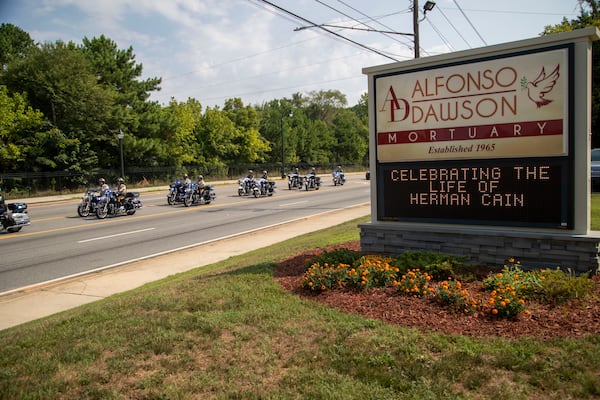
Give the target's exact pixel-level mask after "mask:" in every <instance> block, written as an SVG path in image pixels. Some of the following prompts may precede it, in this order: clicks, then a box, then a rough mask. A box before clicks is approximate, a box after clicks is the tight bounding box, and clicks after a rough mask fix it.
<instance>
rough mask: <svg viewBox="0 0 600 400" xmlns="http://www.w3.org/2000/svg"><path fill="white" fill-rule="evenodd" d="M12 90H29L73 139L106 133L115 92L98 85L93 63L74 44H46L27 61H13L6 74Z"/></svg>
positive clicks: (30, 97)
mask: <svg viewBox="0 0 600 400" xmlns="http://www.w3.org/2000/svg"><path fill="white" fill-rule="evenodd" d="M2 80H3V81H4V83H5V84H6V86H7V87H8V89H9V92H10V93H19V92H22V93H25V94H26V95H27V99H28V101H29V103H30V105H31V106H32V107H33V108H35V109H38V110H40V111H41V112H43V113H44V115H45V116H46V117H47V118H48V119H49V120H50V122H51V123H52V124H53V125H54V126H55V127H56V128H58V129H60V130H61V131H62V132H65V134H66V135H67V136H68V137H69V138H74V139H79V140H80V141H81V142H88V141H93V140H94V139H95V138H96V137H97V136H99V135H102V134H103V132H106V131H107V129H108V127H107V125H106V121H107V120H110V113H109V112H110V106H111V105H112V101H113V98H112V96H111V93H110V92H108V91H106V90H103V88H102V87H100V86H99V85H97V84H96V76H95V74H94V71H93V69H92V68H91V65H90V63H89V62H88V61H87V60H86V59H85V58H84V57H83V56H82V55H81V53H80V52H79V51H77V49H76V48H75V46H74V45H73V44H72V43H69V44H65V43H63V42H56V43H54V44H52V43H46V44H44V45H42V47H41V48H40V49H38V50H36V51H32V52H31V54H30V56H28V57H27V58H26V59H24V60H16V61H13V62H11V63H10V64H9V66H8V68H7V70H6V71H5V72H4V74H3V75H2Z"/></svg>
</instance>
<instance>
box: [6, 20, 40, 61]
mask: <svg viewBox="0 0 600 400" xmlns="http://www.w3.org/2000/svg"><path fill="white" fill-rule="evenodd" d="M34 48H35V43H34V42H33V39H31V36H29V33H27V32H25V31H24V30H22V29H21V28H19V27H17V26H15V25H13V24H6V23H3V24H1V25H0V67H5V66H6V65H7V64H8V63H9V62H11V61H12V60H15V59H23V58H25V57H26V55H27V54H28V52H29V51H31V50H32V49H34ZM2 69H3V68H0V71H1V70H2Z"/></svg>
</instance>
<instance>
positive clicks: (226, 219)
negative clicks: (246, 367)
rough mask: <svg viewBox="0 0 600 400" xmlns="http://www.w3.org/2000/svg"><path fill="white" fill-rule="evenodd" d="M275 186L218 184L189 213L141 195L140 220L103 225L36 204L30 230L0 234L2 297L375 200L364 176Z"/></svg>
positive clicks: (66, 206)
mask: <svg viewBox="0 0 600 400" xmlns="http://www.w3.org/2000/svg"><path fill="white" fill-rule="evenodd" d="M277 185H278V190H277V192H276V193H275V195H274V196H272V197H263V198H258V199H257V198H253V197H239V196H238V195H237V190H236V189H237V185H219V186H217V187H216V188H215V191H216V194H217V199H216V200H215V201H214V202H213V203H211V204H210V205H198V206H193V207H189V208H186V207H184V206H183V205H177V206H169V205H167V203H166V191H164V192H151V193H142V195H141V199H142V201H143V203H144V206H143V207H142V208H141V209H140V210H139V211H138V212H137V213H136V214H135V215H132V216H119V217H108V218H106V219H105V220H98V219H96V218H95V216H90V217H87V218H81V217H78V216H77V213H76V209H77V203H78V200H73V201H66V202H60V203H53V204H31V205H30V208H29V214H30V216H31V220H32V225H31V226H28V227H25V228H24V229H23V230H22V231H21V232H19V233H14V234H1V235H0V254H2V257H1V258H0V293H2V292H5V291H10V290H13V289H17V288H22V287H24V286H28V285H32V284H37V283H41V282H46V281H49V280H55V279H60V278H62V277H65V276H70V275H74V274H81V273H85V272H86V271H93V270H98V269H102V268H107V267H111V266H115V265H119V264H123V263H127V262H130V261H133V260H136V259H140V258H144V257H149V256H152V255H156V254H160V253H165V252H171V251H173V250H175V249H181V248H185V247H189V246H194V245H197V244H200V243H205V242H209V241H214V240H219V239H221V238H224V237H230V236H233V235H238V234H241V233H244V232H248V231H253V230H259V229H261V228H264V227H268V226H271V225H274V224H279V223H284V222H287V221H293V220H297V219H301V218H305V217H308V216H315V218H318V214H320V213H323V212H329V211H332V210H335V209H339V208H344V207H350V206H353V205H357V204H364V203H367V202H369V200H370V195H369V193H370V189H369V181H366V180H365V179H364V177H360V176H349V177H348V180H347V182H346V184H345V185H344V186H337V187H334V186H333V184H332V183H331V179H330V178H329V177H328V176H326V175H324V176H323V185H322V187H321V189H320V190H318V191H305V190H300V191H297V190H291V191H290V190H288V189H287V183H286V182H285V181H280V180H278V181H277ZM297 223H310V219H308V220H306V219H303V220H301V221H298V222H297ZM248 240H256V241H257V247H258V244H259V241H260V235H259V234H256V235H253V236H252V237H251V238H249V239H248ZM165 267H166V268H168V265H167V266H165Z"/></svg>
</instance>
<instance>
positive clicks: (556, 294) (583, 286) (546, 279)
mask: <svg viewBox="0 0 600 400" xmlns="http://www.w3.org/2000/svg"><path fill="white" fill-rule="evenodd" d="M536 275H537V276H538V283H537V285H535V286H533V287H532V288H531V289H530V291H529V294H528V298H531V299H536V300H538V301H540V302H545V303H549V304H560V303H564V302H566V301H569V300H572V299H576V298H586V297H588V296H589V295H590V293H591V291H592V290H593V289H594V282H593V281H592V280H591V279H589V277H588V275H587V274H584V275H581V276H575V275H573V274H572V273H567V272H564V271H561V270H560V269H556V270H549V269H545V270H542V271H539V272H537V274H536Z"/></svg>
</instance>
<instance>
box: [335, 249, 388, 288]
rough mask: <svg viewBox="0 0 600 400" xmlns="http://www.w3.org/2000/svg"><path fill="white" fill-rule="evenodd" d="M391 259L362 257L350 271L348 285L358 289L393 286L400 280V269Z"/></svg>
mask: <svg viewBox="0 0 600 400" xmlns="http://www.w3.org/2000/svg"><path fill="white" fill-rule="evenodd" d="M391 261H392V259H391V258H389V257H385V256H378V255H367V256H363V257H360V258H359V259H358V260H356V261H355V262H354V265H352V267H351V268H350V269H349V270H348V274H347V277H346V279H347V282H348V285H349V286H351V287H354V288H358V289H366V288H370V287H386V286H391V285H392V284H393V283H394V282H395V281H396V279H397V278H398V268H396V267H394V266H392V265H391V264H390V262H391Z"/></svg>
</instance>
